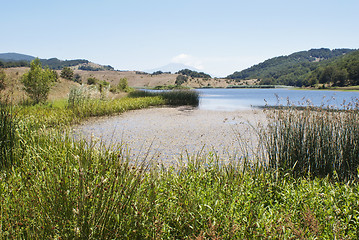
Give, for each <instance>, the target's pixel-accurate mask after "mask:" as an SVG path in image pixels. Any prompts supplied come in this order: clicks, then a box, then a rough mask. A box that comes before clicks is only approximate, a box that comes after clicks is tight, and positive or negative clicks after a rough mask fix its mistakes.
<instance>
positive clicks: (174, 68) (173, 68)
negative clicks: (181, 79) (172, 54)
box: [144, 63, 200, 73]
mask: <svg viewBox="0 0 359 240" xmlns="http://www.w3.org/2000/svg"><path fill="white" fill-rule="evenodd" d="M183 69H189V70H192V71H196V72H200V70H198V69H197V68H195V67H191V66H187V65H184V64H181V63H170V64H167V65H165V66H162V67H159V68H154V69H148V70H144V72H147V73H153V72H157V71H162V72H171V73H176V72H178V71H180V70H183Z"/></svg>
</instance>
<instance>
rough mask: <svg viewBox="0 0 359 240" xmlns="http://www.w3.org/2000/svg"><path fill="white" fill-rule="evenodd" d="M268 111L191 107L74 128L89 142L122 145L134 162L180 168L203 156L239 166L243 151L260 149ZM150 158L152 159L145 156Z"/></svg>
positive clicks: (153, 110) (152, 111)
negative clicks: (259, 128)
mask: <svg viewBox="0 0 359 240" xmlns="http://www.w3.org/2000/svg"><path fill="white" fill-rule="evenodd" d="M265 122H266V114H265V113H264V112H263V110H258V109H254V110H241V111H211V110H199V109H197V108H190V107H177V108H170V107H164V108H150V109H143V110H135V111H130V112H126V113H124V114H121V115H119V116H114V117H105V118H97V119H91V120H90V121H87V122H84V123H83V124H81V125H79V126H76V127H75V128H74V133H75V135H77V136H81V137H83V138H85V139H88V140H91V138H92V140H94V139H97V141H99V140H100V141H102V142H103V143H105V144H106V145H107V146H111V145H116V144H123V147H124V148H126V149H127V150H128V151H129V153H130V154H131V155H133V157H134V159H136V158H138V159H139V160H142V159H145V158H146V159H147V160H150V159H152V158H153V159H154V160H155V161H156V162H158V163H163V164H166V165H167V164H170V165H171V164H176V163H177V162H178V159H179V158H180V157H181V155H182V156H184V160H186V159H187V155H190V156H194V155H196V154H198V153H200V152H202V153H203V154H206V153H211V154H213V155H215V156H216V157H217V158H219V159H220V160H221V161H229V160H231V161H238V160H241V156H242V155H243V147H247V148H255V146H256V144H257V142H258V140H257V134H256V129H257V125H258V124H265ZM147 155H148V156H147ZM146 156H147V157H146Z"/></svg>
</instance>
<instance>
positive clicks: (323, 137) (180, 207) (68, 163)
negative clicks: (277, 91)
mask: <svg viewBox="0 0 359 240" xmlns="http://www.w3.org/2000/svg"><path fill="white" fill-rule="evenodd" d="M81 96H83V95H81ZM74 99H75V100H74V101H73V103H74V106H71V104H72V103H71V101H69V103H64V102H63V103H58V104H53V105H52V106H44V105H38V106H28V107H22V108H19V107H13V108H12V107H11V106H9V105H6V104H5V105H0V106H1V111H2V112H4V113H5V114H3V115H1V116H4V117H1V119H0V120H1V121H2V125H1V126H2V130H4V131H5V132H7V133H9V134H8V135H6V136H5V135H4V136H3V138H2V139H1V141H2V142H1V143H2V144H3V145H1V147H2V148H4V149H11V150H12V156H13V159H14V161H11V162H9V163H8V164H7V165H6V166H5V165H4V166H2V168H1V172H0V179H1V181H0V192H1V194H0V204H1V210H0V238H1V239H2V238H4V239H19V238H20V239H21V238H24V239H270V238H272V239H358V237H359V230H358V224H359V193H358V191H359V185H358V181H357V175H355V173H353V171H343V169H342V168H340V166H342V165H347V164H351V165H349V166H350V168H349V169H352V170H353V169H358V164H357V162H358V161H356V162H355V161H353V162H348V161H347V160H346V159H348V158H345V159H344V158H341V159H342V160H340V161H339V160H338V159H340V158H338V157H336V158H335V160H334V162H331V163H332V165H334V166H336V165H335V164H334V163H337V162H338V163H340V166H339V167H337V168H329V169H328V168H325V167H324V168H323V166H326V165H322V164H321V162H320V161H321V160H323V161H328V162H329V161H332V160H331V157H333V156H336V155H337V154H342V153H344V152H345V151H341V152H340V153H337V152H335V151H336V150H335V147H333V145H331V144H334V143H335V142H334V141H339V140H340V141H339V142H340V145H339V146H342V148H341V149H346V146H347V148H348V150H349V148H350V146H354V147H353V148H354V149H356V146H357V145H356V143H357V140H356V138H355V136H356V134H357V133H356V132H353V135H351V133H350V132H351V131H352V130H354V129H355V128H356V125H355V124H357V122H358V119H357V117H356V116H357V115H350V114H351V113H353V114H356V112H349V113H350V114H349V115H344V114H343V116H341V115H339V116H337V115H332V114H334V113H332V112H327V111H323V112H322V113H321V114H323V115H318V114H319V113H318V111H316V112H314V113H313V112H311V111H310V110H305V111H303V110H296V109H293V110H288V109H286V110H275V111H270V114H271V119H272V120H270V127H269V128H263V131H260V129H259V131H258V133H259V134H260V137H261V139H262V141H263V142H262V144H264V145H263V146H264V147H265V148H263V149H266V151H264V152H263V153H262V154H261V156H262V155H263V156H266V157H267V159H268V164H262V163H261V162H258V160H259V157H258V159H257V158H256V156H258V155H259V154H258V155H257V154H254V155H249V154H247V155H245V156H243V160H244V161H245V162H246V163H247V164H245V165H244V166H243V165H239V163H232V164H229V165H223V164H219V163H218V162H217V159H216V157H215V154H211V153H209V154H208V155H203V154H198V155H196V156H188V157H186V159H184V162H188V164H182V165H180V166H178V167H177V168H165V167H161V166H158V165H157V164H156V159H152V162H151V161H150V159H151V156H149V157H148V159H147V160H148V161H149V163H148V161H146V162H145V161H142V160H138V161H136V160H135V159H134V157H133V156H132V155H131V153H129V152H128V151H127V149H126V147H125V146H121V145H119V146H117V147H116V148H113V147H111V148H105V147H104V146H101V144H97V147H96V148H95V147H94V146H95V144H96V143H95V142H84V141H74V140H73V139H72V138H71V137H70V134H69V133H68V132H67V130H66V128H64V127H61V128H49V127H50V126H57V125H59V124H60V125H62V126H68V125H69V124H71V123H73V122H76V121H80V120H82V119H84V118H87V117H90V116H94V115H106V114H112V113H115V112H116V111H118V110H119V109H122V108H123V109H131V108H135V107H136V106H138V107H142V106H144V105H145V103H146V104H148V103H149V102H152V101H155V103H156V104H163V103H166V100H164V98H161V97H160V96H150V97H149V96H147V97H144V96H142V97H140V98H128V99H122V100H111V101H114V102H111V101H109V102H107V101H103V100H96V101H95V100H93V99H87V98H84V99H82V98H76V97H74ZM93 101H95V102H93ZM101 101H103V102H101ZM117 101H118V102H117ZM135 103H136V104H137V105H136V104H135ZM82 104H83V105H82ZM120 104H123V105H121V106H122V107H121V108H120V107H119V105H120ZM149 105H150V104H149ZM149 105H148V106H149ZM154 105H155V104H154ZM126 106H127V107H126ZM49 109H52V110H50V111H49ZM109 109H112V110H113V112H112V110H111V111H110V110H109ZM14 110H15V111H14ZM295 111H298V112H295ZM343 113H344V112H343ZM46 114H47V115H46ZM63 115H64V116H67V117H64V116H63ZM25 116H28V117H25ZM306 118H308V119H307V120H306ZM61 119H62V120H61ZM7 123H11V126H14V127H12V128H5V127H3V126H9V125H8V124H7ZM340 123H341V125H339V124H340ZM302 125H303V127H302ZM10 129H12V130H14V132H13V133H11V132H9V131H10ZM337 132H338V133H337ZM330 133H334V135H335V134H336V135H338V138H334V139H332V135H330ZM298 134H299V135H298ZM311 134H312V135H313V134H315V135H313V137H310V136H312V135H311ZM343 134H346V135H344V136H345V137H343V138H340V136H342V135H343ZM339 135H340V136H339ZM300 136H301V138H299V137H300ZM179 137H180V136H179ZM318 137H319V138H318ZM297 138H298V139H297ZM325 141H328V143H329V144H327V145H325V144H324V143H325ZM4 143H6V144H4ZM351 143H353V144H355V145H350V144H351ZM335 144H338V143H335ZM328 145H329V146H331V147H327V146H328ZM335 146H337V145H335ZM308 147H313V148H308ZM296 149H301V150H302V152H300V151H299V150H298V151H297V150H296ZM305 149H308V150H307V151H306V150H305ZM309 150H310V151H309ZM324 150H325V151H324ZM330 151H331V152H330ZM298 153H299V154H298ZM308 153H311V154H309V156H308V155H306V154H308ZM301 154H302V155H301ZM316 154H317V155H316ZM318 154H320V155H318ZM348 154H349V155H348V156H352V157H350V159H351V160H357V158H358V156H354V155H355V154H356V153H355V152H354V153H352V152H349V153H348ZM350 154H354V155H350ZM297 155H298V156H297ZM312 156H313V158H311V157H312ZM294 157H297V158H295V159H293V158H294ZM2 159H8V158H7V157H6V156H5V157H3V158H2ZM302 159H303V162H300V161H301V160H302ZM316 161H317V162H316ZM151 163H153V164H151ZM309 163H313V166H315V167H316V168H314V169H313V166H312V165H310V164H309ZM308 164H309V165H308ZM297 166H299V167H298V169H297V168H296V167H297ZM318 169H319V170H321V169H324V170H325V171H326V173H322V172H321V171H319V170H318ZM344 169H346V168H344ZM333 172H336V174H332V173H333ZM342 172H343V173H344V175H341V173H342ZM318 173H319V174H318ZM348 174H349V175H348ZM341 176H342V177H341ZM346 176H349V177H346ZM349 180H350V181H349Z"/></svg>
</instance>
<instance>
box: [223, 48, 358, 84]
mask: <svg viewBox="0 0 359 240" xmlns="http://www.w3.org/2000/svg"><path fill="white" fill-rule="evenodd" d="M353 51H355V50H354V49H333V50H330V49H327V48H321V49H311V50H309V51H301V52H296V53H293V54H291V55H288V56H280V57H275V58H271V59H268V60H266V61H264V62H262V63H259V64H257V65H254V66H252V67H250V68H248V69H245V70H243V71H240V72H234V73H233V74H231V75H229V76H227V78H229V79H233V80H236V81H241V80H245V79H260V84H277V85H289V86H299V87H301V86H303V85H304V86H307V85H311V84H310V83H309V78H310V76H311V73H312V72H313V71H314V70H316V69H317V68H318V67H319V66H323V65H326V64H329V63H330V62H332V61H335V60H337V59H339V58H340V57H342V56H344V55H346V54H349V53H351V52H353Z"/></svg>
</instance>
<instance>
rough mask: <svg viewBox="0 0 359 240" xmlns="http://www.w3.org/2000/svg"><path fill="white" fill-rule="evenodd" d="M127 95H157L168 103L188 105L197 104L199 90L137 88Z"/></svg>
mask: <svg viewBox="0 0 359 240" xmlns="http://www.w3.org/2000/svg"><path fill="white" fill-rule="evenodd" d="M128 96H129V97H149V96H159V97H161V98H163V99H164V100H165V101H166V104H168V105H174V106H180V105H190V106H198V104H199V92H197V91H195V90H187V89H184V90H171V91H142V90H137V91H134V92H131V93H130V94H129V95H128Z"/></svg>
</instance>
